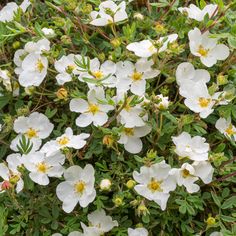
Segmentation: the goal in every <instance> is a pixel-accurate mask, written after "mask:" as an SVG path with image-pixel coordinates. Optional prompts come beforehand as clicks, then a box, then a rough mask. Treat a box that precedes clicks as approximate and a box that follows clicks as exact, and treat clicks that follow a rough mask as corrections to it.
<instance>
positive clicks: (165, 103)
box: [155, 94, 170, 110]
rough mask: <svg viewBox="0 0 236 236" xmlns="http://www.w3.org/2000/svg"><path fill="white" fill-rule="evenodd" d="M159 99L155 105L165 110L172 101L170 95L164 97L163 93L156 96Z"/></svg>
mask: <svg viewBox="0 0 236 236" xmlns="http://www.w3.org/2000/svg"><path fill="white" fill-rule="evenodd" d="M155 98H156V99H157V100H158V103H157V104H155V107H156V108H158V109H160V110H165V109H167V108H168V107H169V104H170V101H169V98H168V97H164V96H163V95H162V94H159V95H156V97H155Z"/></svg>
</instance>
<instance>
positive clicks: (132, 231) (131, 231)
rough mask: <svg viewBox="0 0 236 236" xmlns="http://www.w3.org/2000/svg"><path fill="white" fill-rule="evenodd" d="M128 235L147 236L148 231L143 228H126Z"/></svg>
mask: <svg viewBox="0 0 236 236" xmlns="http://www.w3.org/2000/svg"><path fill="white" fill-rule="evenodd" d="M128 236H148V231H147V230H146V229H145V228H137V229H132V228H128Z"/></svg>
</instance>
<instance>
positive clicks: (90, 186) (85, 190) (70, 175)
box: [56, 164, 96, 213]
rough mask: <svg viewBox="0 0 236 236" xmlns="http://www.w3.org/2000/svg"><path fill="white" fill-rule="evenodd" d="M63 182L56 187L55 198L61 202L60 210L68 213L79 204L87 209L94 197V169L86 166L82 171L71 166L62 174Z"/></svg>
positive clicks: (77, 167) (78, 167)
mask: <svg viewBox="0 0 236 236" xmlns="http://www.w3.org/2000/svg"><path fill="white" fill-rule="evenodd" d="M64 178H65V181H64V182H62V183H60V184H59V185H58V186H57V189H56V194H57V197H58V198H59V199H60V200H61V201H62V202H63V205H62V209H63V210H64V211H65V212H67V213H69V212H71V211H72V210H73V209H74V208H75V206H76V204H77V203H78V202H79V204H80V206H81V207H87V206H88V205H89V203H91V202H92V201H93V200H94V199H95V197H96V191H95V189H94V181H95V177H94V168H93V166H92V165H90V164H87V165H86V166H85V167H84V169H82V168H81V167H80V166H71V167H69V168H68V169H67V170H65V172H64Z"/></svg>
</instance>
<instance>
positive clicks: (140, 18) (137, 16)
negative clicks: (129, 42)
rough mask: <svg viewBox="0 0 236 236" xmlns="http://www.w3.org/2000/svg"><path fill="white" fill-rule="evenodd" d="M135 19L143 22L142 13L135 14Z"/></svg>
mask: <svg viewBox="0 0 236 236" xmlns="http://www.w3.org/2000/svg"><path fill="white" fill-rule="evenodd" d="M134 19H136V20H143V19H144V16H143V15H142V14H141V13H139V12H135V13H134Z"/></svg>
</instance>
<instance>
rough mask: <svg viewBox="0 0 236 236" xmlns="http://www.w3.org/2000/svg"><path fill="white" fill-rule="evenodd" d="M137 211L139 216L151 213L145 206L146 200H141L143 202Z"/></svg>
mask: <svg viewBox="0 0 236 236" xmlns="http://www.w3.org/2000/svg"><path fill="white" fill-rule="evenodd" d="M137 211H138V216H140V215H144V216H145V215H147V214H149V211H148V209H147V207H146V206H145V204H144V202H141V204H140V205H139V206H138V209H137Z"/></svg>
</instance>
